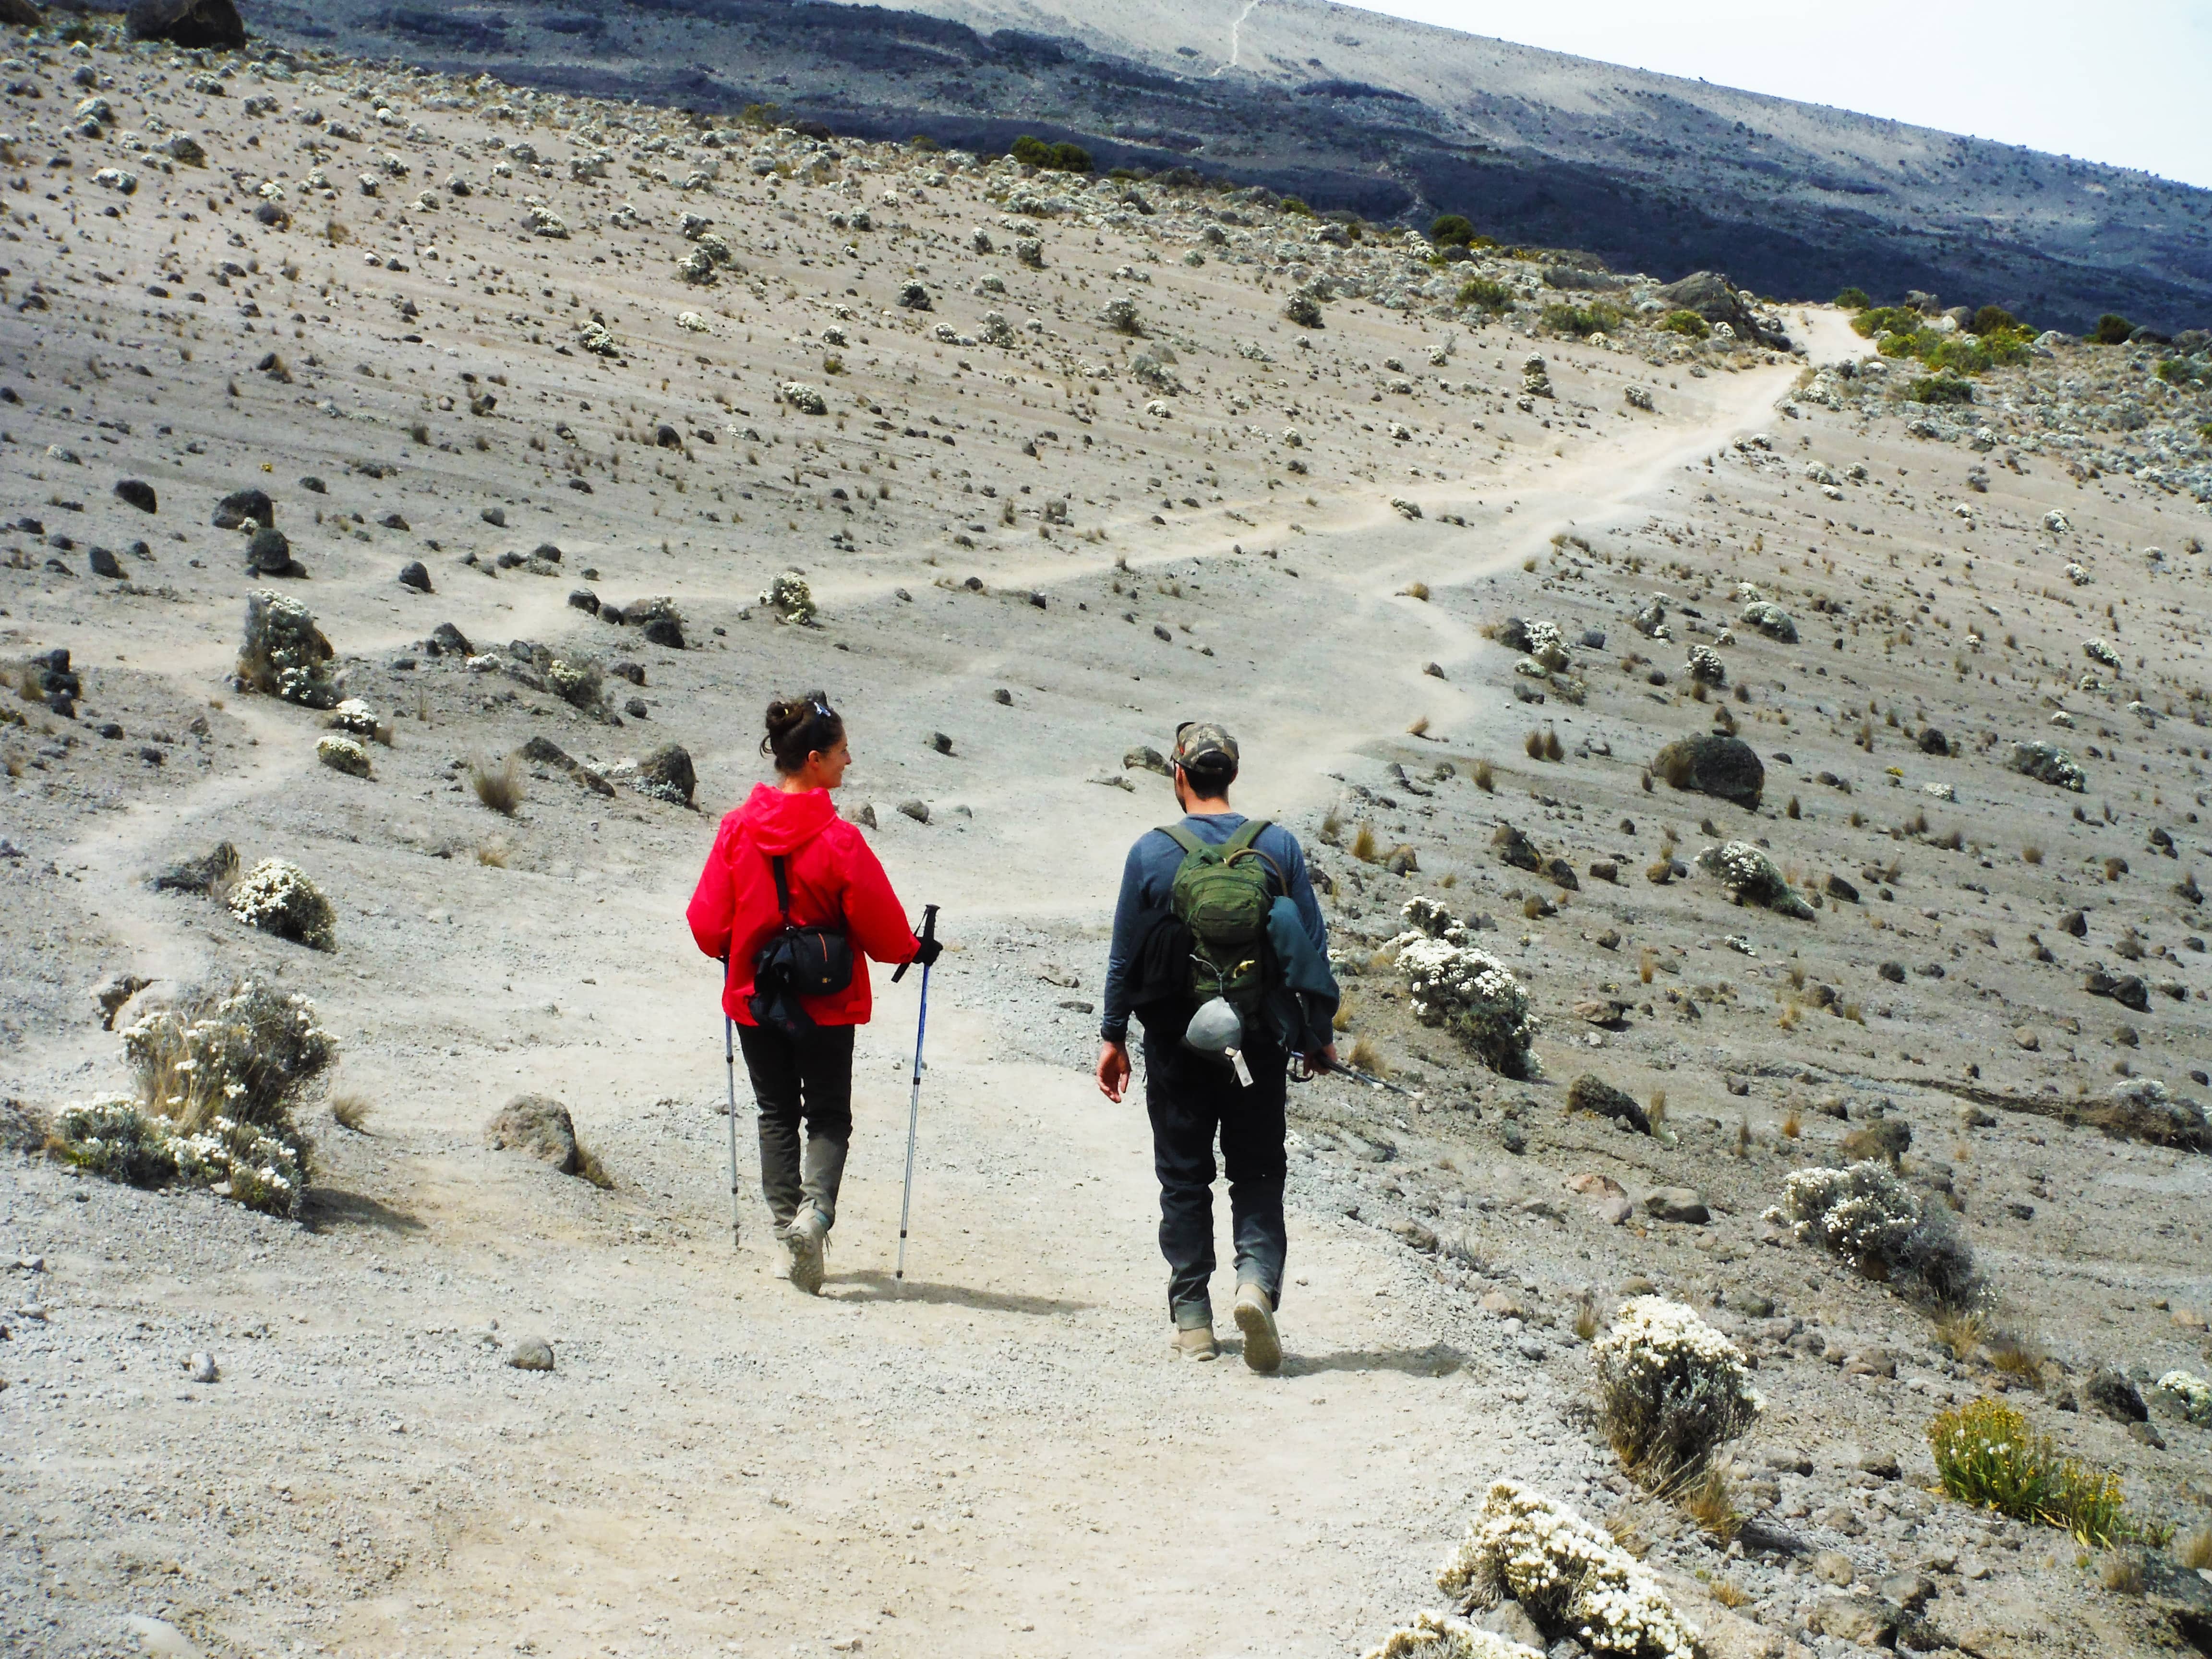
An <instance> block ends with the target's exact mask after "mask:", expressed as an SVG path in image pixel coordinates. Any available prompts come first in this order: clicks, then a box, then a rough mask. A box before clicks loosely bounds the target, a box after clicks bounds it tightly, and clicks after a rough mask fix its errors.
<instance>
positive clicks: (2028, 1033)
mask: <svg viewBox="0 0 2212 1659" xmlns="http://www.w3.org/2000/svg"><path fill="white" fill-rule="evenodd" d="M2012 1040H2013V1042H2015V1043H2016V1044H2017V1045H2018V1046H2020V1047H2021V1048H2025V1049H2027V1051H2028V1053H2030V1054H2033V1053H2034V1052H2035V1051H2036V1050H2037V1049H2039V1048H2041V1047H2043V1039H2042V1037H2041V1036H2039V1035H2037V1032H2036V1030H2035V1027H2033V1025H2023V1026H2021V1027H2020V1028H2019V1030H2015V1032H2014V1033H2013V1034H2012Z"/></svg>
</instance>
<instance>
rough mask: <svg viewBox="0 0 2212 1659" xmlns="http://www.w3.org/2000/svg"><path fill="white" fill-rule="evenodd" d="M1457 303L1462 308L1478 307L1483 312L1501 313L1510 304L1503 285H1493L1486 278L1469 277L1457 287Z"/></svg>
mask: <svg viewBox="0 0 2212 1659" xmlns="http://www.w3.org/2000/svg"><path fill="white" fill-rule="evenodd" d="M1459 302H1460V304H1462V305H1463V306H1480V307H1482V309H1483V310H1485V311H1503V310H1504V309H1505V307H1507V306H1508V305H1510V304H1511V303H1512V296H1511V295H1509V294H1508V293H1507V292H1506V291H1505V284H1504V283H1493V282H1492V281H1491V280H1490V278H1489V277H1487V276H1470V277H1468V279H1467V281H1465V282H1464V283H1461V284H1460V286H1459Z"/></svg>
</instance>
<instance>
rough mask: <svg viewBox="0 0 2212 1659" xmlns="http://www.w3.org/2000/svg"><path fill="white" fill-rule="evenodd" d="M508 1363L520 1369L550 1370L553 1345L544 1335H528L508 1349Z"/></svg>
mask: <svg viewBox="0 0 2212 1659" xmlns="http://www.w3.org/2000/svg"><path fill="white" fill-rule="evenodd" d="M507 1364H509V1365H511V1366H513V1368H514V1369H515V1370H519V1371H550V1370H552V1369H553V1345H552V1344H551V1343H550V1342H548V1341H547V1340H545V1339H544V1337H542V1336H526V1337H524V1338H523V1339H522V1340H520V1342H518V1343H516V1344H515V1345H514V1346H513V1347H512V1348H510V1349H509V1350H508V1351H507Z"/></svg>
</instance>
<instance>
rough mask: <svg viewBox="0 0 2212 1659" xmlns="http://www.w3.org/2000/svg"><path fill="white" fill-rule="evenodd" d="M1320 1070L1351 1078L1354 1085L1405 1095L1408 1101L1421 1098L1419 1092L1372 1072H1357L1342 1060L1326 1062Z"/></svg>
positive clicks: (1323, 1062)
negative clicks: (1359, 1084)
mask: <svg viewBox="0 0 2212 1659" xmlns="http://www.w3.org/2000/svg"><path fill="white" fill-rule="evenodd" d="M1319 1069H1320V1070H1322V1071H1324V1072H1334V1073H1336V1075H1337V1076H1339V1077H1346V1078H1350V1079H1352V1081H1353V1082H1354V1083H1364V1084H1365V1085H1367V1086H1368V1087H1369V1088H1370V1089H1388V1090H1389V1091H1390V1092H1391V1093H1392V1094H1394V1095H1403V1096H1405V1097H1406V1098H1407V1099H1408V1100H1419V1098H1420V1097H1421V1096H1420V1091H1419V1090H1415V1089H1408V1088H1407V1087H1406V1086H1405V1085H1403V1084H1401V1083H1389V1082H1385V1081H1384V1080H1383V1079H1381V1078H1379V1077H1376V1076H1375V1075H1374V1074H1373V1073H1370V1072H1361V1071H1355V1070H1354V1069H1353V1068H1352V1067H1351V1066H1346V1065H1345V1064H1344V1063H1343V1062H1342V1061H1341V1060H1324V1061H1322V1064H1321V1066H1320V1067H1319Z"/></svg>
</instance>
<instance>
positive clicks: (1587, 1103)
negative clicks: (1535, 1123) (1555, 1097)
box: [1567, 1072, 1651, 1135]
mask: <svg viewBox="0 0 2212 1659" xmlns="http://www.w3.org/2000/svg"><path fill="white" fill-rule="evenodd" d="M1567 1109H1568V1110H1569V1111H1571V1112H1589V1113H1593V1114H1595V1115H1597V1116H1599V1117H1609V1118H1611V1119H1612V1120H1613V1121H1614V1122H1616V1123H1626V1124H1627V1125H1628V1126H1629V1127H1631V1128H1632V1129H1634V1130H1636V1131H1638V1133H1643V1134H1647V1135H1648V1134H1650V1133H1651V1120H1650V1117H1648V1116H1647V1115H1645V1114H1644V1109H1643V1108H1642V1107H1641V1106H1639V1105H1638V1104H1637V1103H1636V1097H1635V1096H1633V1095H1632V1094H1630V1093H1629V1092H1628V1091H1627V1090H1626V1089H1616V1088H1614V1087H1613V1085H1611V1084H1610V1083H1607V1082H1606V1081H1605V1079H1602V1078H1600V1077H1597V1076H1595V1075H1593V1074H1592V1073H1589V1072H1584V1073H1583V1074H1582V1075H1581V1076H1580V1077H1578V1078H1577V1079H1575V1080H1574V1081H1573V1082H1572V1083H1571V1084H1570V1085H1568V1086H1567Z"/></svg>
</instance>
